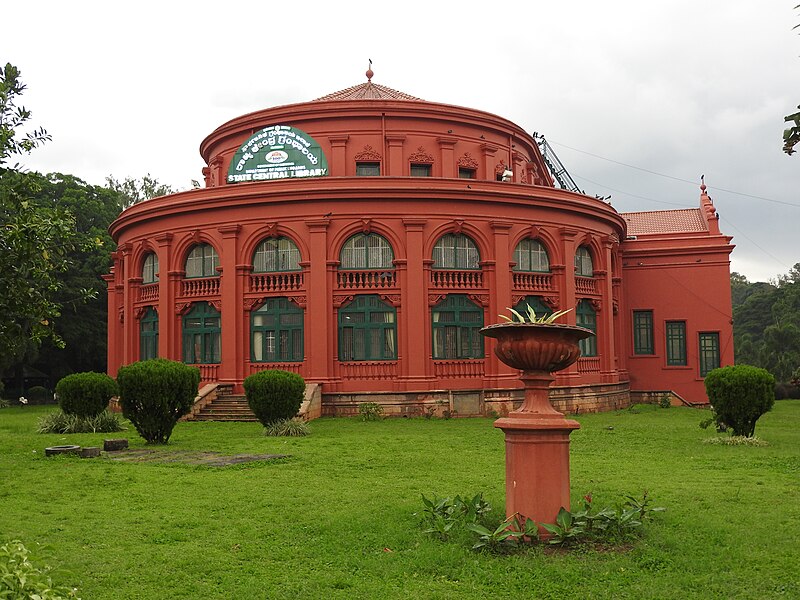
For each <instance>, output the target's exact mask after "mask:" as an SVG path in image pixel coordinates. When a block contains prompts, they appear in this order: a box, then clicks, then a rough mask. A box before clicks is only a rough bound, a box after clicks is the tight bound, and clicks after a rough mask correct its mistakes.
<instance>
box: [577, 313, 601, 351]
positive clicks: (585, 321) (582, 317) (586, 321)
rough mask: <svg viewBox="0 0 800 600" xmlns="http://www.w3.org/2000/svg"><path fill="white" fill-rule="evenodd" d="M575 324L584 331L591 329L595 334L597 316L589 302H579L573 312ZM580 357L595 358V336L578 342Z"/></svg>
mask: <svg viewBox="0 0 800 600" xmlns="http://www.w3.org/2000/svg"><path fill="white" fill-rule="evenodd" d="M575 323H576V324H577V325H580V326H581V327H585V328H586V329H591V330H592V331H594V332H595V334H597V314H596V313H595V312H594V309H593V308H592V304H591V302H589V301H588V300H581V301H580V302H578V308H577V310H576V311H575ZM580 348H581V356H597V335H592V336H589V337H588V338H586V339H585V340H581V341H580Z"/></svg>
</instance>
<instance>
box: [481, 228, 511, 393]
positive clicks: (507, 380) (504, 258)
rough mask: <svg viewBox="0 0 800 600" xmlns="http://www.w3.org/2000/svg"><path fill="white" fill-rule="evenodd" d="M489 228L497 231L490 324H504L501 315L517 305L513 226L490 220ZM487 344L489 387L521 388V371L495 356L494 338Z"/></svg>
mask: <svg viewBox="0 0 800 600" xmlns="http://www.w3.org/2000/svg"><path fill="white" fill-rule="evenodd" d="M489 226H490V227H491V228H492V231H493V232H494V258H495V261H494V263H495V264H494V271H493V273H492V275H493V276H492V277H491V279H490V290H489V318H488V320H487V322H486V325H491V324H492V323H498V322H500V321H501V320H502V319H500V315H501V314H503V315H506V316H511V315H510V314H509V312H508V310H506V308H507V307H509V306H513V302H512V288H513V278H512V276H511V249H510V248H509V231H510V230H511V227H512V225H511V223H506V222H504V221H490V222H489ZM484 343H486V345H487V347H486V350H487V353H486V354H487V357H486V366H487V369H486V379H487V381H486V384H487V385H488V386H489V387H497V386H501V387H502V386H505V387H517V381H518V379H519V371H518V370H517V369H512V368H511V367H509V366H508V365H506V364H504V363H503V362H501V361H500V360H499V359H498V358H497V356H495V353H494V344H495V342H494V341H492V340H491V338H486V339H485V341H484Z"/></svg>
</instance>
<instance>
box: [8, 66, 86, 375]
mask: <svg viewBox="0 0 800 600" xmlns="http://www.w3.org/2000/svg"><path fill="white" fill-rule="evenodd" d="M24 91H25V86H24V85H23V84H22V82H21V80H20V72H19V70H18V69H17V68H16V67H14V66H12V65H11V64H6V66H5V68H4V69H3V71H2V74H0V273H2V277H3V285H0V368H3V367H5V366H7V365H8V364H9V363H11V362H13V361H14V360H15V359H17V358H19V357H21V356H22V355H24V354H25V353H26V352H27V351H28V350H29V348H30V344H31V343H32V344H33V345H38V344H39V343H41V341H42V340H43V339H51V340H53V342H54V343H55V344H56V345H60V344H62V343H63V342H62V341H61V338H60V337H59V336H58V334H57V333H56V331H55V329H54V327H53V319H54V318H55V317H57V316H58V315H59V314H60V310H61V307H60V305H59V303H58V302H57V300H56V294H57V293H58V291H59V290H60V289H61V283H60V281H59V279H58V273H60V272H62V271H64V270H65V269H66V268H67V255H68V253H69V252H71V251H72V250H73V249H75V248H76V247H77V242H76V234H75V219H74V217H73V216H72V215H71V214H70V213H69V211H67V210H65V209H64V208H62V207H57V206H52V205H39V204H38V203H36V202H35V201H34V198H35V196H36V195H37V194H38V193H39V191H40V182H39V180H38V178H37V177H36V176H35V175H34V174H30V173H27V172H25V171H24V170H23V169H22V168H21V167H20V165H19V164H14V165H13V166H11V167H9V166H7V163H8V161H9V159H10V158H11V157H13V156H17V155H19V154H24V153H29V152H30V151H31V150H33V149H34V148H36V147H37V146H39V145H40V144H42V143H44V142H46V141H47V140H49V139H50V136H49V135H48V134H47V132H46V131H45V130H44V129H42V128H39V129H36V130H34V131H32V132H28V133H21V128H22V127H23V126H24V125H25V123H26V122H27V121H28V120H29V119H30V116H31V113H30V111H29V110H27V109H25V108H24V107H21V106H20V107H18V106H17V105H16V102H17V99H18V97H19V96H20V95H21V94H22V93H23V92H24ZM81 294H82V295H84V296H85V293H84V291H81Z"/></svg>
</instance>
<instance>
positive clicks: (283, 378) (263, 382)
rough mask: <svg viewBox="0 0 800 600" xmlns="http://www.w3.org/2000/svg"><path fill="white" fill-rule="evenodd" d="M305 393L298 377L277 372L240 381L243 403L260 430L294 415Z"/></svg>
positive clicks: (304, 388) (263, 372) (262, 373)
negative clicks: (245, 402)
mask: <svg viewBox="0 0 800 600" xmlns="http://www.w3.org/2000/svg"><path fill="white" fill-rule="evenodd" d="M305 390H306V383H305V381H304V380H303V378H302V377H300V375H298V374H297V373H291V372H289V371H281V370H278V369H270V370H267V371H260V372H258V373H254V374H253V375H250V376H249V377H247V378H246V379H245V380H244V393H245V395H246V396H247V403H248V404H249V405H250V410H252V411H253V413H254V414H255V415H256V418H257V419H258V420H259V421H261V424H262V425H264V427H267V426H269V424H271V423H274V422H275V421H279V420H281V419H291V418H292V417H294V416H295V415H297V411H299V410H300V405H301V404H302V403H303V396H304V395H305Z"/></svg>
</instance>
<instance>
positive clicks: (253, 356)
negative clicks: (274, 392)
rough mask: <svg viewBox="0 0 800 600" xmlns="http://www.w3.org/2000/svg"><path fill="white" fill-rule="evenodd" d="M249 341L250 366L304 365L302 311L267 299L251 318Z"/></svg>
mask: <svg viewBox="0 0 800 600" xmlns="http://www.w3.org/2000/svg"><path fill="white" fill-rule="evenodd" d="M250 339H251V344H250V360H252V361H253V362H303V310H302V309H301V308H299V307H298V306H297V305H296V304H294V303H293V302H289V301H288V300H287V299H286V298H269V299H268V300H267V301H266V302H264V304H262V305H261V308H259V309H258V310H254V311H253V312H252V313H251V315H250Z"/></svg>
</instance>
